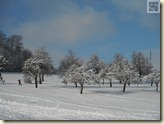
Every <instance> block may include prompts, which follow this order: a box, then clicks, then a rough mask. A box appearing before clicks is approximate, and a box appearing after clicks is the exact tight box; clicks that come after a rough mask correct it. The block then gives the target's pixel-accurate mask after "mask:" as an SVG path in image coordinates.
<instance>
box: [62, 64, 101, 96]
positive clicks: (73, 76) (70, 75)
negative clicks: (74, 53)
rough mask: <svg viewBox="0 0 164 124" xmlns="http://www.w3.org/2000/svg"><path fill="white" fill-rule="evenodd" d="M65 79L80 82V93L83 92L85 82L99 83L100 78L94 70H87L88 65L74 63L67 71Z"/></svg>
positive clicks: (70, 81)
mask: <svg viewBox="0 0 164 124" xmlns="http://www.w3.org/2000/svg"><path fill="white" fill-rule="evenodd" d="M64 80H65V81H66V82H69V83H78V84H79V85H80V87H81V90H80V94H82V93H83V87H84V84H90V83H99V78H98V76H97V75H96V74H94V71H93V70H87V68H86V66H84V65H83V66H80V67H79V66H77V65H72V66H71V67H70V69H69V70H68V71H67V72H66V75H65V77H64Z"/></svg>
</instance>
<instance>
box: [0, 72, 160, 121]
mask: <svg viewBox="0 0 164 124" xmlns="http://www.w3.org/2000/svg"><path fill="white" fill-rule="evenodd" d="M2 76H3V78H4V80H6V81H5V84H1V82H0V120H160V91H158V92H157V91H155V90H156V87H155V85H154V86H153V87H151V86H150V84H140V85H139V87H137V85H136V84H131V85H130V86H127V89H126V92H125V93H123V92H122V87H123V85H122V84H119V83H113V87H109V83H108V82H105V85H102V84H101V85H85V86H84V92H83V94H82V95H81V94H80V88H79V87H78V88H76V87H75V86H74V85H73V84H68V85H64V84H63V83H61V82H62V79H61V78H59V77H58V76H52V77H45V82H43V84H42V85H39V87H38V88H37V89H36V88H35V85H34V84H24V83H23V85H22V86H19V85H18V81H17V80H18V79H22V81H23V75H22V74H17V73H2ZM159 90H160V88H159Z"/></svg>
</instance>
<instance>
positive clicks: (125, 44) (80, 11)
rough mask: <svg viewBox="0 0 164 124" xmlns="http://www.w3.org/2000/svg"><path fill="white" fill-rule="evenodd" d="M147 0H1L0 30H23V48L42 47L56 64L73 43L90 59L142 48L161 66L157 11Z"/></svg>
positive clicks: (129, 53) (125, 54)
mask: <svg viewBox="0 0 164 124" xmlns="http://www.w3.org/2000/svg"><path fill="white" fill-rule="evenodd" d="M146 2H147V1H146V0H0V18H1V21H0V30H1V31H3V32H4V33H5V34H7V36H10V35H12V34H18V35H22V36H23V37H24V40H23V43H24V45H25V47H26V48H29V49H31V50H34V49H36V48H39V47H45V48H46V50H47V51H48V52H49V53H50V55H51V57H52V58H53V60H54V65H55V66H58V63H59V61H60V60H61V59H62V58H63V57H64V56H65V55H66V54H67V51H68V49H72V50H73V51H74V52H75V53H76V55H77V56H79V57H82V58H84V59H88V58H89V57H90V55H91V54H94V53H96V54H98V55H99V57H100V58H101V59H103V60H104V61H105V62H110V61H112V59H113V56H114V54H116V53H121V54H123V55H124V56H125V57H126V58H127V59H129V60H130V58H131V53H132V51H137V52H138V51H141V52H143V53H144V54H145V55H146V56H148V57H149V52H150V50H151V51H152V63H153V66H154V67H155V68H160V14H149V13H147V12H146V9H147V8H146V7H147V4H146Z"/></svg>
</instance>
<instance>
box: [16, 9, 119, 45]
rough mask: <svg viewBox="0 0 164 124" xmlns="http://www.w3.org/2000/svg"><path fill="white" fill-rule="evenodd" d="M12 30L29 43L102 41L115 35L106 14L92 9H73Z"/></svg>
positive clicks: (114, 30) (113, 27) (114, 29)
mask: <svg viewBox="0 0 164 124" xmlns="http://www.w3.org/2000/svg"><path fill="white" fill-rule="evenodd" d="M13 30H15V31H14V32H17V33H18V34H22V35H23V36H24V39H25V40H27V41H29V42H30V41H31V42H64V43H75V42H80V41H90V40H95V39H96V40H97V39H99V40H102V39H105V38H108V37H110V36H111V35H113V34H115V33H116V28H115V26H114V24H113V23H112V22H111V21H110V19H109V16H108V14H107V13H106V12H100V11H96V10H95V9H94V8H92V7H85V8H84V9H81V10H80V9H77V8H76V7H74V8H71V10H70V11H65V13H64V12H63V11H62V13H61V14H60V15H55V16H54V17H52V15H51V17H50V18H46V19H42V20H37V21H31V22H26V23H22V24H21V25H20V26H19V27H17V28H15V29H13Z"/></svg>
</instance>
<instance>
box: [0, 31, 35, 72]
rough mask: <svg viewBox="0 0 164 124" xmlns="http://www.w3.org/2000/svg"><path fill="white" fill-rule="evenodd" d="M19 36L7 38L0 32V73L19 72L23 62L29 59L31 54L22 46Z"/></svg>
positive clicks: (21, 39) (21, 38) (21, 69)
mask: <svg viewBox="0 0 164 124" xmlns="http://www.w3.org/2000/svg"><path fill="white" fill-rule="evenodd" d="M22 41H23V37H22V36H21V35H11V36H9V37H7V36H6V34H5V33H4V32H2V31H0V67H1V70H0V71H6V72H21V71H23V68H22V67H23V64H24V62H25V61H26V60H27V59H28V58H30V57H31V55H32V52H31V51H30V50H28V49H27V48H25V47H24V46H23V42H22Z"/></svg>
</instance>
